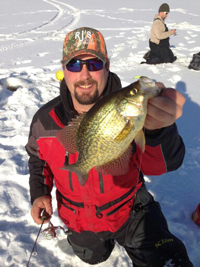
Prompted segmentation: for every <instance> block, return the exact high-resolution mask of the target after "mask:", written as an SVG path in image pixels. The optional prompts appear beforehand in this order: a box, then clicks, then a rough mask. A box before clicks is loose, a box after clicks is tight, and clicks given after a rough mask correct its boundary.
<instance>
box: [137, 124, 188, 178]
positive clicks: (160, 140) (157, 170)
mask: <svg viewBox="0 0 200 267" xmlns="http://www.w3.org/2000/svg"><path fill="white" fill-rule="evenodd" d="M145 137H146V146H145V152H144V153H141V150H140V149H138V148H137V157H138V158H137V162H138V163H139V165H138V168H139V169H140V170H141V171H142V172H143V173H144V174H146V175H161V174H163V173H166V172H170V171H174V170H176V169H178V168H179V167H180V166H181V165H182V162H183V159H184V156H185V145H184V143H183V140H182V138H181V137H180V135H179V133H178V130H177V126H176V124H173V125H171V126H169V127H166V128H163V129H160V130H158V131H156V132H151V131H149V132H148V131H146V133H145Z"/></svg>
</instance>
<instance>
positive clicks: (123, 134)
mask: <svg viewBox="0 0 200 267" xmlns="http://www.w3.org/2000/svg"><path fill="white" fill-rule="evenodd" d="M133 127H134V125H133V123H132V122H131V121H130V120H128V121H127V124H126V125H125V127H124V128H123V129H122V131H121V132H120V133H119V134H118V136H116V137H115V139H114V141H116V142H120V141H122V140H124V139H125V138H126V137H127V135H129V133H130V132H131V130H132V129H133Z"/></svg>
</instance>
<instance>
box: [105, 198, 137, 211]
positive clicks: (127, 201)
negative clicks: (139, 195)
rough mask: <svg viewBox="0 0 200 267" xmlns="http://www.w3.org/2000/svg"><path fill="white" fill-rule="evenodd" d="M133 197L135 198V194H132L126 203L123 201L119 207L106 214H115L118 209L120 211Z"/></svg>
mask: <svg viewBox="0 0 200 267" xmlns="http://www.w3.org/2000/svg"><path fill="white" fill-rule="evenodd" d="M133 198H134V196H132V197H131V198H129V199H128V200H127V201H125V202H124V203H122V204H121V205H119V206H118V207H116V208H115V209H114V210H111V211H110V212H108V213H106V216H110V215H112V214H114V213H115V212H116V211H118V210H119V209H121V208H122V207H123V206H124V205H125V204H126V203H128V202H129V201H130V200H131V199H133Z"/></svg>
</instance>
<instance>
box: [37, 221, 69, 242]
mask: <svg viewBox="0 0 200 267" xmlns="http://www.w3.org/2000/svg"><path fill="white" fill-rule="evenodd" d="M57 229H61V230H62V231H63V233H64V234H65V235H69V234H71V232H70V231H69V230H65V229H64V228H63V227H62V226H54V225H53V224H52V223H51V222H50V221H49V226H48V227H47V228H46V229H44V230H43V231H42V232H41V234H43V235H44V236H45V238H46V239H48V240H50V239H53V238H57V233H56V230H57Z"/></svg>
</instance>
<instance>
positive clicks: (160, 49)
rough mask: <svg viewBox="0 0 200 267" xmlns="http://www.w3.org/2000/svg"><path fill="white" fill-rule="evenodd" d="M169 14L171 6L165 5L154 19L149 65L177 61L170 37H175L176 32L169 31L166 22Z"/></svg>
mask: <svg viewBox="0 0 200 267" xmlns="http://www.w3.org/2000/svg"><path fill="white" fill-rule="evenodd" d="M169 12H170V8H169V5H168V4H166V3H164V4H162V5H161V6H160V7H159V10H158V14H157V15H156V16H155V17H154V21H153V25H152V28H151V34H150V40H149V46H150V50H151V52H150V56H149V59H148V60H147V63H148V64H158V63H172V62H174V61H175V60H176V59H177V57H175V56H174V54H173V52H172V50H171V49H170V44H169V36H171V35H174V34H175V33H176V30H175V29H172V30H168V28H167V26H166V24H165V22H164V21H165V19H166V18H167V16H168V14H169Z"/></svg>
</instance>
